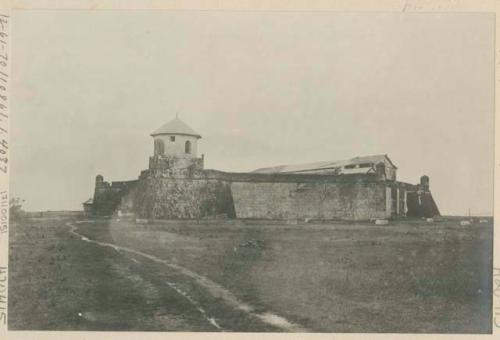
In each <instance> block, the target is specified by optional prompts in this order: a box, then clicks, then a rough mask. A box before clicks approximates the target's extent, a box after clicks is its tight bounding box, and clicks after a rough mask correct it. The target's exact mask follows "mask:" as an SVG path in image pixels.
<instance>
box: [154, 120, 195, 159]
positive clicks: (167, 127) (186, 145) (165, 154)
mask: <svg viewBox="0 0 500 340" xmlns="http://www.w3.org/2000/svg"><path fill="white" fill-rule="evenodd" d="M151 136H152V137H153V139H154V156H153V157H152V158H151V160H150V168H151V167H153V168H158V167H161V168H187V167H189V166H191V165H193V164H194V165H195V166H197V167H199V166H200V165H201V167H202V168H203V158H197V155H198V139H200V138H201V135H200V134H199V133H197V132H196V131H194V130H193V129H192V128H191V127H189V126H188V125H187V124H186V123H184V122H183V121H181V120H180V119H179V118H177V117H176V118H175V119H173V120H171V121H170V122H168V123H166V124H164V125H163V126H161V127H160V128H159V129H157V130H155V131H154V132H153V133H151Z"/></svg>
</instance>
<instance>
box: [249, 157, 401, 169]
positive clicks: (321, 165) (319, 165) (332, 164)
mask: <svg viewBox="0 0 500 340" xmlns="http://www.w3.org/2000/svg"><path fill="white" fill-rule="evenodd" d="M380 162H382V163H385V164H389V165H391V166H392V167H393V168H394V169H397V167H396V166H395V165H394V163H392V161H391V160H390V159H389V157H388V156H387V155H372V156H363V157H354V158H351V159H345V160H341V161H323V162H315V163H305V164H295V165H278V166H274V167H269V168H260V169H257V170H254V171H253V172H256V173H277V172H282V173H283V172H305V171H311V170H326V169H331V168H338V167H344V166H346V165H357V164H363V163H373V164H378V163H380Z"/></svg>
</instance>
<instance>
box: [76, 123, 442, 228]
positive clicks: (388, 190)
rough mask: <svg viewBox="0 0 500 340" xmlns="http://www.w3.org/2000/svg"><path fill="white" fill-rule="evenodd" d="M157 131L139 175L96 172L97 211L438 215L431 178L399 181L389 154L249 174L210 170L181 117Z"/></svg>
mask: <svg viewBox="0 0 500 340" xmlns="http://www.w3.org/2000/svg"><path fill="white" fill-rule="evenodd" d="M151 136H152V137H153V140H154V154H153V156H151V157H150V158H149V168H148V169H147V170H143V171H142V172H141V173H140V175H139V177H138V179H136V180H131V181H114V182H111V183H109V182H106V181H104V178H103V176H101V175H97V176H96V182H95V191H94V196H93V198H91V199H90V200H88V201H87V202H85V203H84V209H85V211H86V212H88V213H90V214H93V215H97V216H111V215H114V214H116V213H118V212H119V213H120V214H121V213H128V214H132V213H133V214H134V215H135V216H136V217H137V218H143V219H203V218H207V219H210V218H238V219H279V220H371V219H386V218H395V217H405V216H408V217H433V216H436V215H439V210H438V207H437V205H436V203H435V201H434V199H433V197H432V195H431V192H430V190H429V177H428V176H425V175H424V176H422V177H421V178H420V183H418V184H409V183H404V182H400V181H398V180H397V176H396V175H397V167H396V166H395V165H394V164H393V163H392V161H391V160H390V159H389V157H388V156H387V155H374V156H365V157H355V158H352V159H348V160H342V161H324V162H317V163H308V164H300V165H282V166H276V167H270V168H261V169H257V170H254V171H252V172H247V173H236V172H224V171H218V170H210V169H204V156H203V155H202V156H201V157H198V151H197V145H198V141H199V140H200V139H201V135H200V134H198V133H197V132H195V131H194V130H193V129H192V128H190V127H189V126H188V125H186V124H185V123H184V122H182V121H181V120H180V119H178V118H176V119H174V120H172V121H170V122H168V123H166V124H165V125H163V126H162V127H160V128H159V129H158V130H156V131H154V132H153V133H152V134H151Z"/></svg>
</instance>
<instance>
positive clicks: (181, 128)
mask: <svg viewBox="0 0 500 340" xmlns="http://www.w3.org/2000/svg"><path fill="white" fill-rule="evenodd" d="M158 135H186V136H194V137H196V138H201V135H200V134H199V133H197V132H196V131H194V130H193V129H192V128H191V127H190V126H189V125H187V124H186V123H184V122H183V121H182V120H180V119H179V118H175V119H172V120H171V121H169V122H168V123H166V124H163V125H162V126H161V127H160V128H159V129H156V130H155V131H153V132H152V133H151V136H153V137H154V136H158Z"/></svg>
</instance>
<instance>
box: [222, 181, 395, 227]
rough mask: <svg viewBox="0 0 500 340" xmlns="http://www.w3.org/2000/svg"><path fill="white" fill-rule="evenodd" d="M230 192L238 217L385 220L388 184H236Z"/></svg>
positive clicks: (357, 182) (367, 182)
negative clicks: (386, 185)
mask: <svg viewBox="0 0 500 340" xmlns="http://www.w3.org/2000/svg"><path fill="white" fill-rule="evenodd" d="M231 191H232V194H233V200H234V206H235V212H236V216H237V217H238V218H265V219H304V218H311V219H346V220H366V219H371V218H384V217H386V215H385V214H386V209H385V184H384V183H380V182H372V181H364V182H363V181H356V182H347V181H342V182H316V183H314V182H306V183H303V182H288V183H286V182H281V183H279V182H278V183H276V182H233V183H232V184H231Z"/></svg>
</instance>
